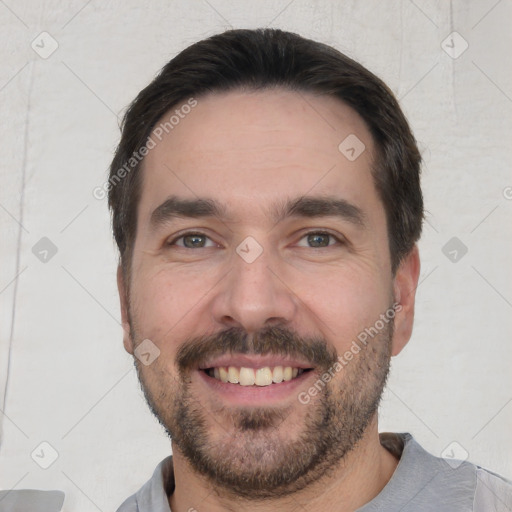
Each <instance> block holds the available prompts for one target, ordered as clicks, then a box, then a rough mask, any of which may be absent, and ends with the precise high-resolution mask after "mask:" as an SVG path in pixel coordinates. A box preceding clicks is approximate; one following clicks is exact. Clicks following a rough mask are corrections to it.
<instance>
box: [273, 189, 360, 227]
mask: <svg viewBox="0 0 512 512" xmlns="http://www.w3.org/2000/svg"><path fill="white" fill-rule="evenodd" d="M274 216H275V218H276V223H277V222H281V221H282V220H284V219H285V218H287V217H312V218H314V217H340V218H342V219H343V220H346V221H348V222H351V223H352V224H355V225H357V226H358V227H361V228H365V227H366V215H365V213H364V212H363V210H361V208H359V207H358V206H356V205H355V204H352V203H350V202H349V201H347V200H346V199H341V198H339V197H330V196H327V197H325V196H303V197H299V198H298V199H293V200H289V201H286V202H285V203H284V204H283V205H281V206H279V207H276V208H275V209H274Z"/></svg>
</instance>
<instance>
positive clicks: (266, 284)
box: [212, 251, 298, 332]
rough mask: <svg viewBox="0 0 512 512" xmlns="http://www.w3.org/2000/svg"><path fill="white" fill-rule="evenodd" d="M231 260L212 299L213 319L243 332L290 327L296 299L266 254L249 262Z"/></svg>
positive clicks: (238, 257)
mask: <svg viewBox="0 0 512 512" xmlns="http://www.w3.org/2000/svg"><path fill="white" fill-rule="evenodd" d="M232 259H233V264H232V267H231V270H230V272H228V274H227V275H226V276H225V278H224V279H223V281H222V282H221V283H220V286H219V287H218V291H217V294H216V295H215V297H214V299H213V305H212V312H213V316H214V320H215V321H216V322H217V323H220V324H222V325H224V326H226V327H242V328H243V329H245V330H246V332H256V331H258V330H260V329H262V328H264V327H269V326H272V325H286V324H289V323H290V322H291V321H292V319H293V318H294V316H295V314H296V312H297V306H298V299H297V297H296V296H295V295H294V293H293V291H292V290H291V288H290V287H289V285H288V284H287V283H286V282H285V279H283V276H282V275H280V272H279V265H278V263H277V262H276V261H275V260H274V261H271V258H270V257H269V255H268V254H267V253H266V252H265V251H264V252H263V253H262V254H261V255H260V256H259V257H258V258H257V259H256V260H255V261H253V262H251V263H248V262H247V261H245V260H244V259H243V258H242V257H240V256H239V255H238V254H234V255H233V258H232Z"/></svg>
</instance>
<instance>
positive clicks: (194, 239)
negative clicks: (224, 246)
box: [170, 233, 215, 249]
mask: <svg viewBox="0 0 512 512" xmlns="http://www.w3.org/2000/svg"><path fill="white" fill-rule="evenodd" d="M170 245H177V246H179V247H185V248H186V249H201V248H203V247H212V246H214V245H215V244H214V243H213V242H212V241H211V240H210V239H209V238H208V237H207V236H206V235H203V234H202V233H186V234H185V235H182V236H180V237H179V238H176V239H175V240H174V241H173V242H171V244H170Z"/></svg>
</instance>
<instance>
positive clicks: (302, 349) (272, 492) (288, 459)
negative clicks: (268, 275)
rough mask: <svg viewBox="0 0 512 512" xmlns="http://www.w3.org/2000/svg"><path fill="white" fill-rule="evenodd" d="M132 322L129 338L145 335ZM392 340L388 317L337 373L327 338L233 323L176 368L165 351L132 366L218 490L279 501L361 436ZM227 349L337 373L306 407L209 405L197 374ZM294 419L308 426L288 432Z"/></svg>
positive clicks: (179, 443) (332, 465) (187, 353)
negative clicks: (195, 384) (195, 385)
mask: <svg viewBox="0 0 512 512" xmlns="http://www.w3.org/2000/svg"><path fill="white" fill-rule="evenodd" d="M130 327H131V335H132V341H134V340H137V339H138V340H142V338H141V337H139V336H138V335H137V333H136V330H135V329H134V327H136V326H135V325H134V323H133V322H132V319H131V318H130ZM392 337H393V319H390V321H389V322H388V323H387V324H386V325H385V327H384V329H382V330H381V331H380V332H379V333H378V334H376V335H375V336H374V337H373V338H372V339H371V340H369V341H368V342H367V344H365V345H364V346H362V347H360V351H359V352H358V353H357V354H354V357H353V359H352V360H351V361H349V362H347V361H346V362H345V363H346V366H343V367H342V368H341V369H339V371H333V368H336V367H335V366H334V365H335V364H336V362H337V361H338V354H337V352H336V350H335V349H334V348H333V347H329V344H328V343H327V341H326V340H325V339H323V338H306V337H301V336H298V335H297V334H296V333H293V332H292V331H290V330H288V329H286V328H284V327H269V328H265V329H262V330H261V331H258V332H257V333H255V334H253V335H249V334H247V333H246V332H245V331H244V330H243V329H239V328H231V329H228V330H225V331H222V332H220V333H217V334H214V335H210V336H204V337H198V338H193V339H189V340H186V341H184V342H183V343H182V344H181V346H180V348H179V350H178V352H177V355H176V361H175V362H176V367H177V370H178V372H177V373H176V372H175V371H173V372H172V373H171V372H170V371H169V368H168V366H165V364H166V362H165V361H162V360H161V359H163V358H157V359H156V360H155V361H154V362H153V363H152V364H151V365H150V366H148V367H144V365H142V364H141V363H140V361H138V359H137V358H134V363H135V367H136V370H137V374H138V377H139V381H140V384H141V388H142V391H143V393H144V396H145V398H146V401H147V403H148V406H149V408H150V410H151V412H152V413H153V414H154V415H155V417H156V418H157V420H158V421H159V423H160V424H161V425H162V426H163V427H164V429H165V430H166V432H167V434H168V435H169V437H170V438H171V440H172V442H173V446H175V448H177V449H178V450H179V451H180V452H181V454H182V455H183V456H184V457H185V458H186V460H187V461H188V462H189V465H190V467H191V468H192V469H193V470H194V471H195V472H196V473H197V474H198V475H201V476H203V477H206V478H207V479H208V480H209V481H210V483H211V484H213V488H214V489H216V492H217V493H218V494H224V495H226V496H231V497H234V496H236V497H238V498H244V499H247V500H265V499H276V498H280V497H284V496H287V495H290V494H292V493H295V492H298V491H300V490H302V489H304V488H306V487H307V486H309V485H310V484H312V483H314V482H316V481H318V480H319V479H321V478H322V477H326V476H327V475H328V474H329V473H330V472H332V471H333V470H334V469H336V468H337V467H339V464H340V462H341V461H342V460H343V459H344V458H345V456H346V455H347V454H348V453H349V452H350V451H351V450H353V449H354V447H355V446H356V445H357V443H358V442H359V441H360V439H361V438H362V437H363V435H364V434H365V432H366V430H367V428H368V425H369V424H370V422H371V421H372V419H373V418H374V417H375V415H376V413H377V409H378V406H379V402H380V399H381V396H382V392H383V389H384V386H385V383H386V380H387V376H388V373H389V365H390V359H391V340H392ZM134 348H135V344H134ZM230 352H231V353H242V354H276V355H284V356H291V357H294V356H295V357H296V356H298V357H300V358H301V359H305V360H306V361H309V362H310V363H311V367H314V372H315V373H316V375H315V377H316V378H315V382H317V383H318V382H320V381H319V380H317V379H320V377H321V376H322V375H324V374H325V373H326V372H328V371H330V372H331V375H334V378H333V379H332V380H330V381H329V382H327V383H325V382H322V389H321V390H320V391H319V392H318V394H317V395H316V396H315V397H313V398H312V399H311V400H310V401H309V403H307V404H304V403H301V402H300V401H299V400H297V402H296V403H293V404H291V405H287V406H286V407H285V406H283V407H279V408H277V407H236V408H235V407H226V406H223V405H222V404H219V403H217V404H213V405H212V404H208V406H206V405H204V404H203V403H202V402H201V399H200V397H198V396H197V395H196V393H194V390H193V389H192V386H191V381H190V375H191V372H193V371H194V370H195V369H197V368H198V367H199V365H200V364H201V363H202V362H204V361H206V360H207V359H209V358H212V357H216V356H218V355H221V354H226V353H230ZM338 365H340V363H338ZM340 366H341V365H340ZM338 368H339V366H338ZM270 385H271V386H272V385H274V384H270ZM207 407H208V408H207ZM297 415H298V416H297ZM294 416H296V417H295V419H294ZM290 421H291V422H292V423H291V425H293V426H294V427H296V426H297V424H301V425H302V426H301V428H300V430H299V432H298V433H297V434H294V435H291V434H290V433H289V431H290V429H289V427H287V424H288V422H290ZM215 430H217V432H216V433H215V434H214V431H215Z"/></svg>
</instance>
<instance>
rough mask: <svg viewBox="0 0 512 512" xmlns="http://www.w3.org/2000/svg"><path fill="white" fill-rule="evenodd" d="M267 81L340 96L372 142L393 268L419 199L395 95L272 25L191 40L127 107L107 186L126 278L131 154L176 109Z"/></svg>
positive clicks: (134, 166) (407, 242) (415, 227)
mask: <svg viewBox="0 0 512 512" xmlns="http://www.w3.org/2000/svg"><path fill="white" fill-rule="evenodd" d="M275 87H281V88H285V89H288V90H291V91H299V92H309V93H313V94H318V95H328V96H332V97H335V98H338V99H339V100H341V101H342V102H343V103H345V104H347V105H348V106H350V107H351V108H353V109H354V110H355V111H356V112H357V113H358V114H359V115H360V116H361V117H362V118H363V120H364V121H365V123H366V125H367V126H368V128H369V131H370V133H371V134H372V137H373V141H374V144H375V148H376V154H375V155H374V162H373V168H372V175H373V179H374V183H375V186H376V190H377V192H378V195H379V197H380V199H381V200H382V203H383V205H384V209H385V211H386V219H387V227H388V241H389V250H390V256H391V270H392V272H393V274H394V273H395V272H396V269H397V268H398V266H399V264H400V262H401V261H402V259H403V258H404V257H405V256H406V255H407V254H408V253H409V252H410V251H411V249H412V248H413V246H414V244H415V242H416V241H417V240H418V239H419V237H420V234H421V228H422V221H423V196H422V192H421V186H420V164H421V156H420V153H419V151H418V147H417V145H416V141H415V139H414V136H413V134H412V133H411V130H410V128H409V125H408V123H407V120H406V118H405V116H404V114H403V113H402V111H401V109H400V106H399V104H398V102H397V100H396V99H395V97H394V95H393V93H392V92H391V91H390V89H389V88H388V87H387V86H386V85H385V84H384V82H383V81H382V80H380V79H379V78H378V77H376V76H375V75H374V74H373V73H371V72H370V71H368V70H367V69H366V68H365V67H363V66H362V65H361V64H359V63H357V62H355V61H354V60H352V59H350V58H349V57H347V56H346V55H344V54H343V53H341V52H339V51H337V50H335V49H334V48H332V47H330V46H328V45H325V44H322V43H319V42H317V41H313V40H310V39H305V38H303V37H301V36H299V35H297V34H293V33H290V32H284V31H282V30H278V29H257V30H229V31H226V32H223V33H221V34H217V35H214V36H212V37H210V38H208V39H204V40H202V41H199V42H197V43H195V44H193V45H191V46H189V47H188V48H186V49H185V50H183V51H182V52H181V53H179V54H178V55H177V56H176V57H174V58H173V59H172V60H171V61H170V62H168V63H167V64H166V65H165V66H164V67H163V69H162V70H161V71H160V73H159V74H158V75H157V76H156V78H155V79H154V80H153V81H152V82H151V83H150V84H149V85H148V86H147V87H146V88H145V89H143V90H142V91H141V92H140V93H139V95H138V96H137V97H136V98H135V100H134V101H133V102H132V103H131V104H130V106H129V108H128V109H127V111H126V114H125V116H124V118H123V122H122V124H121V140H120V142H119V145H118V147H117V149H116V152H115V155H114V158H113V160H112V163H111V166H110V176H109V187H108V194H109V195H108V202H109V207H110V209H111V210H112V223H113V231H114V237H115V240H116V243H117V246H118V248H119V252H120V261H121V265H122V268H123V272H124V273H125V275H126V274H127V275H129V274H130V266H131V259H132V252H133V245H134V242H135V235H136V226H137V207H138V203H139V200H140V195H141V164H142V162H143V159H142V157H141V156H140V153H139V150H140V148H142V147H143V146H144V145H145V144H146V141H147V139H148V137H149V136H150V134H151V132H152V130H153V128H154V127H155V125H156V123H157V122H158V121H159V120H160V119H161V118H162V116H163V115H164V114H166V113H167V112H168V111H169V110H170V109H171V108H173V107H175V106H176V105H178V104H180V103H182V102H184V101H186V100H189V99H190V98H197V97H199V96H201V95H204V94H207V93H209V92H226V91H231V90H236V89H242V90H263V89H268V88H275ZM340 142H341V141H340ZM146 152H147V148H146ZM134 155H136V156H138V158H134ZM127 162H130V166H129V167H127ZM123 169H124V172H123V173H121V170H123ZM121 175H122V176H121ZM121 177H122V179H121Z"/></svg>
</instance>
